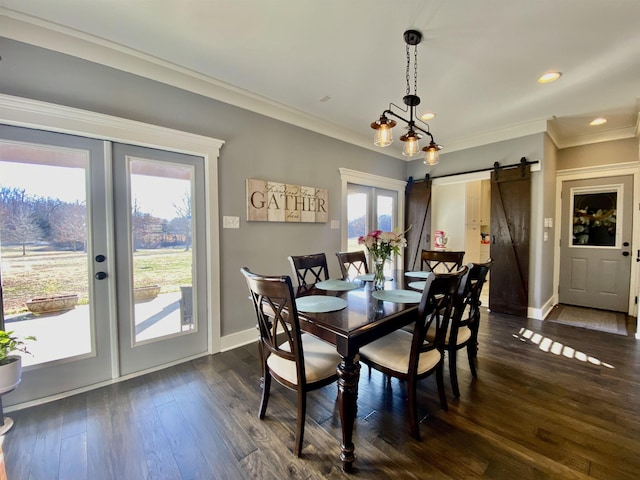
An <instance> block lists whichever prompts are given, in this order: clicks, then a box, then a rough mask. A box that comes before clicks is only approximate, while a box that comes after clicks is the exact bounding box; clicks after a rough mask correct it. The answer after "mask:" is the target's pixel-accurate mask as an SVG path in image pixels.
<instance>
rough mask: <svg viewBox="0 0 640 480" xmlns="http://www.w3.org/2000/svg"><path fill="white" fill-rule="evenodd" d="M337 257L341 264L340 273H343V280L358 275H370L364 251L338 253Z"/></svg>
mask: <svg viewBox="0 0 640 480" xmlns="http://www.w3.org/2000/svg"><path fill="white" fill-rule="evenodd" d="M336 256H337V257H338V262H339V263H340V271H341V272H342V279H343V280H348V279H349V278H353V277H355V276H356V275H364V274H366V273H369V267H368V266H367V257H366V255H365V254H364V251H363V250H356V251H355V252H338V253H336Z"/></svg>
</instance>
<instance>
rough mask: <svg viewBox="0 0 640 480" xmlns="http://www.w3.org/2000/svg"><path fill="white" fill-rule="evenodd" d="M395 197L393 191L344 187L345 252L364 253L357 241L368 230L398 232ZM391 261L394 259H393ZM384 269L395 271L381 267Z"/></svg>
mask: <svg viewBox="0 0 640 480" xmlns="http://www.w3.org/2000/svg"><path fill="white" fill-rule="evenodd" d="M397 204H398V193H397V192H395V191H393V190H386V189H383V188H377V187H369V186H365V185H357V184H352V183H349V184H348V185H347V250H348V251H355V250H365V251H366V249H365V247H364V246H363V245H358V237H361V236H363V235H366V234H367V233H369V232H370V231H372V230H382V231H386V232H389V231H394V230H396V229H397V228H398V213H397V212H398V206H397ZM394 261H395V259H394ZM385 268H387V269H392V268H395V267H393V266H392V265H385Z"/></svg>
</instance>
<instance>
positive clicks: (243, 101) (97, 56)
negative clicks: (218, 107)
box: [0, 7, 404, 158]
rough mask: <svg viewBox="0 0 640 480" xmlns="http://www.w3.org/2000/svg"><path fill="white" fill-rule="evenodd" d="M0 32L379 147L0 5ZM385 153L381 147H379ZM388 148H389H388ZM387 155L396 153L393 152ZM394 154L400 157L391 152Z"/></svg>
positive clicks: (174, 67)
mask: <svg viewBox="0 0 640 480" xmlns="http://www.w3.org/2000/svg"><path fill="white" fill-rule="evenodd" d="M0 31H1V32H2V36H4V37H6V38H10V39H12V40H16V41H19V42H23V43H28V44H30V45H34V46H37V47H41V48H45V49H48V50H52V51H55V52H59V53H63V54H66V55H70V56H73V57H76V58H81V59H83V60H87V61H90V62H94V63H98V64H100V65H104V66H107V67H111V68H114V69H117V70H121V71H125V72H128V73H132V74H134V75H138V76H140V77H144V78H147V79H149V80H153V81H157V82H161V83H164V84H167V85H171V86H174V87H177V88H180V89H182V90H186V91H189V92H193V93H197V94H199V95H202V96H205V97H208V98H212V99H214V100H219V101H221V102H224V103H228V104H230V105H233V106H236V107H239V108H243V109H245V110H249V111H252V112H255V113H259V114H261V115H264V116H267V117H270V118H273V119H275V120H280V121H282V122H285V123H289V124H291V125H295V126H298V127H301V128H304V129H306V130H310V131H313V132H317V133H320V134H323V135H326V136H328V137H332V138H335V139H337V140H341V141H344V142H346V143H350V144H353V145H357V146H359V147H362V148H366V149H368V150H372V151H375V152H377V153H380V150H379V148H378V147H376V146H375V145H373V142H371V139H370V138H369V137H364V136H363V135H358V134H356V133H353V132H350V131H346V130H345V129H344V128H341V127H338V126H337V125H334V124H332V123H330V122H327V121H325V120H322V119H320V118H317V117H314V116H311V115H308V114H306V113H304V112H301V111H299V110H296V109H294V108H291V107H288V106H286V105H283V104H280V103H277V102H274V101H273V100H270V99H268V98H266V97H262V96H260V95H257V94H255V93H252V92H249V91H247V90H243V89H241V88H238V87H235V86H233V85H231V84H228V83H225V82H222V81H220V80H217V79H215V78H212V77H208V76H206V75H202V74H200V73H198V72H195V71H193V70H190V69H187V68H184V67H180V66H178V65H175V64H173V63H170V62H167V61H165V60H162V59H160V58H157V57H154V56H152V55H148V54H145V53H142V52H139V51H137V50H134V49H132V48H128V47H125V46H123V45H119V44H117V43H114V42H110V41H107V40H104V39H101V38H97V37H94V36H92V35H87V34H85V33H82V32H78V31H77V30H73V29H70V28H66V27H63V26H61V25H56V24H53V23H50V22H46V21H43V20H40V19H36V18H33V17H30V16H27V15H23V14H19V13H17V12H14V11H12V10H9V9H7V8H2V7H0ZM385 153H386V152H385ZM390 153H391V152H390ZM393 153H394V154H392V155H389V156H393V157H396V154H395V153H396V152H393ZM397 158H404V157H402V156H401V155H400V152H398V153H397Z"/></svg>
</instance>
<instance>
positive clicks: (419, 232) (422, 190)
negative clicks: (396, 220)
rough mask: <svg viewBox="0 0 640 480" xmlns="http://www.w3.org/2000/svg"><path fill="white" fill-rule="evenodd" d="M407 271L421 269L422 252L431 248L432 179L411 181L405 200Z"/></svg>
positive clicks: (405, 263) (405, 261) (405, 259)
mask: <svg viewBox="0 0 640 480" xmlns="http://www.w3.org/2000/svg"><path fill="white" fill-rule="evenodd" d="M405 205H406V209H405V212H406V213H405V223H404V224H405V228H409V231H408V232H407V233H406V235H405V238H406V239H407V248H406V249H405V255H404V269H405V271H411V270H419V269H420V252H421V251H422V249H425V250H429V244H430V241H431V180H425V181H423V182H415V183H409V184H408V185H407V192H406V201H405Z"/></svg>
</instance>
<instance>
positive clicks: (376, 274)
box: [373, 257, 387, 290]
mask: <svg viewBox="0 0 640 480" xmlns="http://www.w3.org/2000/svg"><path fill="white" fill-rule="evenodd" d="M386 260H387V259H386V258H384V257H375V258H374V259H373V289H374V290H384V280H385V279H384V262H385V261H386Z"/></svg>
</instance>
